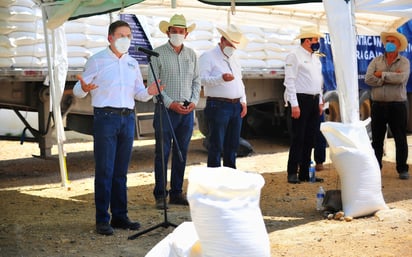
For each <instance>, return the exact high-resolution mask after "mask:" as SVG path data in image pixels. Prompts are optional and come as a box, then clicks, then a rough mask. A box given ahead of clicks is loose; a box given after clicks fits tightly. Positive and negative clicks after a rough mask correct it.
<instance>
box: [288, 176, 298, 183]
mask: <svg viewBox="0 0 412 257" xmlns="http://www.w3.org/2000/svg"><path fill="white" fill-rule="evenodd" d="M288 183H290V184H300V180H299V179H298V175H297V174H288Z"/></svg>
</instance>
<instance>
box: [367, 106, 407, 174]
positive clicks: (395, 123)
mask: <svg viewBox="0 0 412 257" xmlns="http://www.w3.org/2000/svg"><path fill="white" fill-rule="evenodd" d="M371 118H372V123H371V127H372V147H373V149H374V150H375V156H376V159H377V160H378V163H379V166H380V167H381V169H382V156H383V144H384V140H385V134H386V131H387V125H388V126H389V128H390V130H391V132H392V135H393V138H394V140H395V147H396V170H397V171H398V173H401V172H405V171H408V170H409V167H408V164H407V163H406V162H407V159H408V142H407V138H406V126H407V119H408V118H407V104H406V102H372V110H371Z"/></svg>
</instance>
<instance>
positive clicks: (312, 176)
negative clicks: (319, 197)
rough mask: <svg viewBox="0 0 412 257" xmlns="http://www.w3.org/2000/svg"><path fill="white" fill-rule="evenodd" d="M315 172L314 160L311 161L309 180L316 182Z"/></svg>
mask: <svg viewBox="0 0 412 257" xmlns="http://www.w3.org/2000/svg"><path fill="white" fill-rule="evenodd" d="M315 173H316V168H315V164H314V163H313V161H310V166H309V182H311V183H314V182H315V181H316V177H315Z"/></svg>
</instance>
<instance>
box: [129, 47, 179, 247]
mask: <svg viewBox="0 0 412 257" xmlns="http://www.w3.org/2000/svg"><path fill="white" fill-rule="evenodd" d="M145 53H146V52H145ZM146 54H147V53H146ZM150 57H151V56H150V55H148V57H147V58H148V59H149V65H150V70H151V71H152V75H153V79H154V81H155V82H156V86H157V90H158V92H159V94H157V95H156V99H157V103H156V105H158V106H156V108H157V107H159V119H160V142H161V144H160V145H161V153H162V176H163V217H164V220H163V222H161V223H159V224H157V225H155V226H153V227H150V228H148V229H145V230H143V231H141V232H138V233H136V234H134V235H131V236H129V237H128V239H129V240H132V239H136V238H137V237H139V236H141V235H143V234H146V233H148V232H150V231H152V230H155V229H157V228H160V227H163V228H168V227H170V226H172V227H177V225H175V224H173V223H171V222H169V221H168V219H167V205H166V185H167V171H166V163H165V155H164V136H163V112H165V114H166V117H167V120H168V122H169V126H170V128H171V129H170V132H171V133H172V137H173V143H174V144H175V146H176V149H177V152H178V154H179V160H180V161H183V156H182V152H181V151H180V147H179V144H178V142H177V139H176V134H175V132H174V130H173V126H172V122H171V120H170V116H169V113H168V112H167V108H166V106H165V105H164V101H163V96H162V94H161V92H160V86H159V82H158V81H157V78H156V74H155V73H154V70H153V65H152V62H151V60H150Z"/></svg>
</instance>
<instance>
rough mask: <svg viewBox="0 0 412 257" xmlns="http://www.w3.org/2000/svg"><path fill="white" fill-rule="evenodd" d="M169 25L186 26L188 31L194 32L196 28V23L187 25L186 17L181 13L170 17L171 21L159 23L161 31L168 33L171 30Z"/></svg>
mask: <svg viewBox="0 0 412 257" xmlns="http://www.w3.org/2000/svg"><path fill="white" fill-rule="evenodd" d="M169 27H180V28H186V29H187V33H190V32H192V31H193V30H194V29H195V28H196V24H194V23H193V24H192V25H190V26H187V25H186V18H185V16H183V15H181V14H175V15H173V16H172V18H170V21H169V22H167V21H161V22H160V23H159V29H160V31H161V32H163V33H166V32H167V31H168V30H169Z"/></svg>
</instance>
